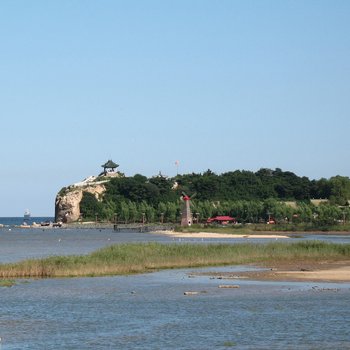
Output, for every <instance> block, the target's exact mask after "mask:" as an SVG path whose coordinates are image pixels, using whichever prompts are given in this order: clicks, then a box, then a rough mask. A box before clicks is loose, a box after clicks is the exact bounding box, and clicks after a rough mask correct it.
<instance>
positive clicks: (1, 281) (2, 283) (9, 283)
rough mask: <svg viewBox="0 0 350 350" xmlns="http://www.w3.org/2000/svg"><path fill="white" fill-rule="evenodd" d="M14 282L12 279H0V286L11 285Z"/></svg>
mask: <svg viewBox="0 0 350 350" xmlns="http://www.w3.org/2000/svg"><path fill="white" fill-rule="evenodd" d="M15 284H16V281H14V280H8V279H5V280H0V287H12V286H14V285H15Z"/></svg>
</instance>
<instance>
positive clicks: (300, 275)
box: [203, 261, 350, 282]
mask: <svg viewBox="0 0 350 350" xmlns="http://www.w3.org/2000/svg"><path fill="white" fill-rule="evenodd" d="M260 267H261V266H260ZM263 267H265V268H266V269H264V270H260V271H243V272H239V273H230V272H223V273H220V272H215V273H210V272H209V273H203V274H205V275H209V276H213V277H216V278H220V279H230V280H233V279H242V278H243V279H251V280H259V281H310V282H350V261H337V262H317V263H315V262H311V263H310V262H300V261H299V262H290V263H284V264H279V265H269V266H263Z"/></svg>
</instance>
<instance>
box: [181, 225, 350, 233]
mask: <svg viewBox="0 0 350 350" xmlns="http://www.w3.org/2000/svg"><path fill="white" fill-rule="evenodd" d="M175 231H177V232H189V233H194V232H215V233H228V234H254V233H259V232H272V233H273V232H285V233H293V232H320V231H322V232H350V224H346V225H322V226H321V225H314V224H311V223H310V224H307V223H300V224H294V223H291V224H276V225H267V224H243V225H241V224H238V225H228V226H219V225H217V226H215V225H197V224H195V225H192V226H190V227H181V226H176V227H175Z"/></svg>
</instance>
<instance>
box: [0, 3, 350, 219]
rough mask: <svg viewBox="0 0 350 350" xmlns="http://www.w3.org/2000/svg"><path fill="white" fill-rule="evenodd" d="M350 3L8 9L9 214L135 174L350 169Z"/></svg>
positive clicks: (0, 140) (1, 84)
mask: <svg viewBox="0 0 350 350" xmlns="http://www.w3.org/2000/svg"><path fill="white" fill-rule="evenodd" d="M349 18H350V1H347V0H344V1H341V0H329V1H322V0H309V1H302V0H293V1H288V0H284V1H280V0H275V1H272V0H271V1H267V0H256V1H249V0H240V1H235V0H220V1H214V0H211V1H208V0H177V1H172V0H158V1H156V0H147V1H144V0H138V1H136V0H128V1H124V0H123V1H122V0H99V1H95V0H93V1H92V0H69V1H68V0H56V1H46V0H43V1H39V0H32V1H27V0H21V1H20V0H2V1H1V2H0V34H1V35H0V116H1V129H0V130H1V134H0V152H1V153H0V154H1V158H0V159H1V173H0V216H22V215H23V212H24V210H25V209H26V208H29V209H30V210H31V212H32V215H34V216H40V215H49V216H51V215H53V214H54V200H55V196H56V193H57V192H58V191H59V190H60V188H61V187H63V186H66V185H69V184H71V183H74V182H78V181H80V180H82V179H83V178H85V177H87V176H89V175H96V174H98V173H99V172H100V171H101V170H102V168H101V164H103V163H104V162H105V161H107V160H108V159H112V160H113V161H115V162H116V163H118V164H120V168H119V169H120V171H122V172H124V173H125V174H126V175H130V176H131V175H134V174H135V173H141V174H144V175H146V176H152V175H155V174H157V173H158V172H159V171H162V173H163V174H165V175H169V176H174V175H176V166H175V161H176V160H179V162H180V164H179V172H180V173H189V172H203V171H205V170H207V169H208V168H209V169H211V170H212V171H214V172H216V173H218V174H220V173H222V172H226V171H230V170H237V169H240V170H242V169H244V170H252V171H257V170H258V169H260V168H261V167H267V168H272V169H274V168H276V167H278V168H281V169H282V170H285V171H287V170H288V171H293V172H294V173H296V174H297V175H299V176H308V177H309V178H311V179H319V178H322V177H325V178H329V177H331V176H334V175H343V176H349V175H350V161H349V156H348V154H349V149H350V136H349V131H350V113H349V112H350V96H349V94H350V21H349Z"/></svg>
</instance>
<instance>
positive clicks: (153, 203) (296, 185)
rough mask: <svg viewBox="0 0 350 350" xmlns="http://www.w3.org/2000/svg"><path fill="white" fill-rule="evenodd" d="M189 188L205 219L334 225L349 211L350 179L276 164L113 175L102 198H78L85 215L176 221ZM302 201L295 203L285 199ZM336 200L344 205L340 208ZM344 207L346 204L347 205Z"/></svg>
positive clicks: (196, 211) (194, 207) (196, 212)
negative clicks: (317, 202)
mask: <svg viewBox="0 0 350 350" xmlns="http://www.w3.org/2000/svg"><path fill="white" fill-rule="evenodd" d="M183 191H185V192H186V193H188V194H189V195H192V194H194V193H196V197H195V199H194V200H193V201H192V212H193V213H194V217H195V218H197V217H199V218H200V220H201V221H203V220H205V219H207V218H208V217H211V216H213V215H231V216H234V217H236V218H237V219H238V221H240V222H243V223H244V222H265V221H266V220H267V218H268V216H269V215H270V216H272V217H274V218H275V219H276V220H277V221H279V222H304V223H305V222H306V223H315V222H318V223H322V224H330V223H333V222H334V221H341V220H343V219H344V218H345V219H347V218H348V216H349V210H348V208H347V205H348V203H347V201H348V199H350V179H349V178H348V177H343V176H335V177H332V178H330V179H329V180H327V179H323V178H322V179H320V180H311V181H310V180H309V179H308V178H307V177H299V176H297V175H296V174H294V173H292V172H289V171H282V170H281V169H279V168H277V169H275V170H271V169H265V168H264V169H260V170H259V171H257V172H255V173H254V172H252V171H244V170H243V171H241V170H236V171H231V172H226V173H223V174H221V175H217V174H215V173H214V172H212V171H211V170H207V171H206V172H204V173H202V174H196V173H192V174H184V175H177V176H176V177H174V178H166V177H163V176H161V175H159V176H155V177H152V178H147V177H145V176H143V175H140V174H136V175H135V176H133V177H124V176H123V177H119V178H113V179H111V180H110V182H108V183H107V184H106V192H105V194H104V197H103V199H102V200H101V201H98V200H97V199H96V198H95V197H94V196H93V195H91V194H89V193H85V194H84V196H83V199H82V201H81V203H80V208H81V213H82V216H83V218H84V219H92V218H95V216H96V215H98V217H99V219H104V220H114V218H115V216H117V218H118V221H122V222H140V221H141V220H143V219H144V220H145V221H147V222H161V221H164V222H178V221H179V217H180V215H181V212H180V210H181V209H180V208H181V204H180V197H181V193H182V192H183ZM313 198H326V199H329V204H328V205H321V206H318V207H316V206H313V205H312V204H311V203H310V200H311V199H313ZM287 201H293V202H298V205H297V206H295V205H294V206H290V205H287V204H285V202H287ZM338 205H341V206H343V208H339V207H338ZM344 206H345V207H344Z"/></svg>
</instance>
